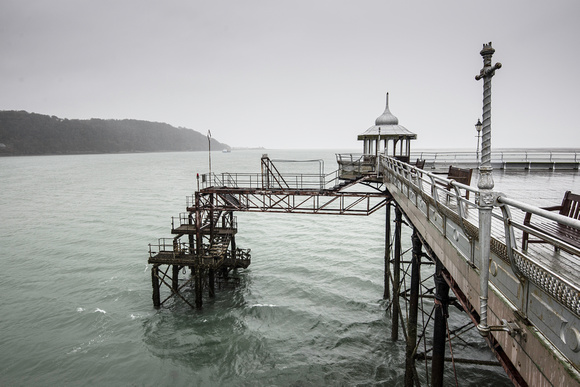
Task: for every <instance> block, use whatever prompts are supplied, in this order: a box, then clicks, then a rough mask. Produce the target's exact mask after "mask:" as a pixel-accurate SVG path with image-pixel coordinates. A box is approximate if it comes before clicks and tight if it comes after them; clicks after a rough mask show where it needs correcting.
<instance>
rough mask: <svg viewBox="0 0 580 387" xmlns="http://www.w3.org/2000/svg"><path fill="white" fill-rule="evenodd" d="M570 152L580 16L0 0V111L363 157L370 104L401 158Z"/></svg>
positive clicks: (315, 1)
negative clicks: (407, 152)
mask: <svg viewBox="0 0 580 387" xmlns="http://www.w3.org/2000/svg"><path fill="white" fill-rule="evenodd" d="M489 41H491V42H493V47H494V48H495V49H496V53H495V55H494V57H493V62H494V63H495V62H501V63H502V64H503V68H502V69H500V70H498V71H497V72H496V75H495V77H494V78H493V98H492V101H493V102H492V146H493V147H494V148H505V147H580V141H579V140H580V130H578V128H577V124H576V123H577V122H578V120H579V117H578V115H577V114H576V112H577V111H578V108H579V106H580V74H579V71H578V68H579V59H580V58H579V57H580V1H577V0H570V1H559V0H554V1H550V2H548V1H531V0H527V1H514V0H511V1H504V0H502V1H494V0H491V1H490V0H488V1H485V2H475V1H464V0H457V1H432V0H428V1H427V0H425V1H386V0H377V1H366V0H356V1H354V0H353V1H340V0H333V1H322V0H305V1H303V0H292V1H290V0H286V1H276V0H250V1H242V0H230V1H228V0H211V1H192V0H180V1H171V0H169V1H159V0H155V1H149V0H128V1H123V0H111V1H109V0H99V1H97V0H93V1H86V0H51V1H46V0H37V1H36V0H24V1H23V0H0V87H1V89H0V110H26V111H28V112H35V113H41V114H49V115H56V116H58V117H61V118H69V119H71V118H81V119H84V118H104V119H107V118H115V119H123V118H134V119H142V120H149V121H158V122H166V123H169V124H171V125H174V126H182V127H187V128H191V129H195V130H197V131H199V132H201V133H204V134H205V133H206V132H207V130H208V129H209V130H211V132H212V134H213V137H214V138H216V139H218V140H220V141H222V142H225V143H227V144H229V145H231V146H248V147H253V146H263V147H267V148H346V149H359V148H361V149H362V145H361V144H360V143H358V142H357V141H356V136H357V134H359V133H362V132H363V131H365V130H366V129H367V128H368V127H370V126H372V125H374V120H375V119H376V118H377V117H378V116H379V115H381V114H382V112H383V110H384V107H385V106H384V105H385V94H386V93H387V92H389V93H390V108H391V112H392V113H393V114H394V115H395V116H397V117H398V118H399V124H401V125H403V126H405V127H406V128H407V129H409V130H411V131H413V132H415V133H417V135H418V140H417V141H416V142H414V143H413V148H438V147H457V148H473V149H475V146H476V137H475V134H476V132H475V128H474V124H475V122H476V121H477V119H478V118H479V117H481V109H482V89H483V84H482V81H475V78H474V77H475V75H476V74H478V73H479V70H480V69H481V67H482V65H483V61H482V58H481V56H480V54H479V51H480V50H481V48H482V46H483V43H486V42H489Z"/></svg>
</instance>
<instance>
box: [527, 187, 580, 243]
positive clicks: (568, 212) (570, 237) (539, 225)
mask: <svg viewBox="0 0 580 387" xmlns="http://www.w3.org/2000/svg"><path fill="white" fill-rule="evenodd" d="M542 209H544V210H547V211H558V213H559V214H560V215H563V216H567V217H569V218H572V219H577V220H580V195H578V194H574V193H572V192H571V191H566V193H565V194H564V198H563V199H562V204H561V205H559V206H552V207H544V208H542ZM524 226H527V227H529V228H531V229H534V230H536V231H539V232H541V233H542V234H545V235H547V236H548V237H552V238H554V239H557V240H560V241H563V242H566V243H567V244H569V245H572V246H574V247H575V248H577V249H580V230H578V229H576V228H573V227H568V226H565V225H563V224H560V223H557V222H554V221H549V220H547V219H544V220H543V221H542V222H535V223H532V213H530V212H526V216H525V217H524ZM529 243H549V242H548V241H547V240H542V239H530V238H529V233H528V232H527V231H524V233H523V237H522V249H523V250H526V249H527V248H528V244H529ZM562 248H563V247H562ZM558 249H559V247H556V251H557V250H558ZM563 249H564V250H566V249H565V248H563Z"/></svg>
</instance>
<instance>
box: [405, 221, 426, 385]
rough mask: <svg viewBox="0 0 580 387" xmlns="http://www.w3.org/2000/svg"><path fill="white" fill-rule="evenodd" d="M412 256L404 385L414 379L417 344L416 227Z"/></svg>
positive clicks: (418, 276)
mask: <svg viewBox="0 0 580 387" xmlns="http://www.w3.org/2000/svg"><path fill="white" fill-rule="evenodd" d="M412 241H413V257H412V260H411V288H410V297H409V318H408V320H407V343H406V356H405V386H409V387H412V386H413V385H414V381H415V374H416V370H415V346H416V345H417V315H418V310H419V284H420V282H421V274H420V265H421V255H422V251H421V249H422V246H423V245H422V244H421V240H420V239H419V236H418V235H417V229H413V236H412Z"/></svg>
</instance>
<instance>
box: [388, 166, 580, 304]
mask: <svg viewBox="0 0 580 387" xmlns="http://www.w3.org/2000/svg"><path fill="white" fill-rule="evenodd" d="M381 165H382V166H383V174H384V175H385V178H387V179H388V178H389V177H388V175H389V174H391V173H392V174H393V177H396V178H398V179H403V180H405V181H406V182H407V183H408V184H412V185H413V186H414V187H416V188H417V191H418V193H419V194H420V195H427V196H429V197H431V199H432V200H433V201H434V202H435V206H436V207H437V210H438V211H441V209H442V208H441V207H442V206H444V207H445V209H446V211H452V212H454V213H455V214H456V215H457V216H458V217H459V218H460V219H462V221H463V222H467V221H470V222H471V223H472V224H473V225H474V226H476V227H478V211H471V212H470V213H469V219H470V220H468V219H467V214H466V211H463V208H462V206H456V205H455V206H450V205H449V203H448V202H447V200H448V199H449V198H451V199H453V200H455V201H456V203H464V204H465V206H469V207H473V208H476V209H479V204H478V203H477V202H478V199H479V197H480V191H479V189H477V188H475V187H470V186H466V185H464V184H461V183H458V182H456V181H453V180H448V179H445V178H443V177H441V176H439V175H436V174H433V173H430V172H427V171H424V170H420V169H418V168H416V167H414V166H411V165H409V164H406V163H403V162H401V161H398V160H395V159H394V158H391V157H386V156H383V158H382V163H381ZM418 179H419V182H417V180H418ZM413 180H415V181H413ZM447 184H448V185H449V186H451V187H452V191H451V192H449V191H447V190H446V189H445V188H444V186H445V185H447ZM462 190H463V191H465V190H469V191H470V192H473V193H474V195H473V197H474V200H473V201H471V200H469V201H467V200H466V199H465V198H463V197H461V191H462ZM443 191H445V195H440V193H441V192H443ZM495 200H496V202H495V203H494V204H493V205H494V207H495V208H499V209H500V210H501V211H499V212H497V211H493V212H492V216H493V217H494V218H496V219H498V220H499V221H500V222H502V223H503V225H504V232H503V233H502V235H497V233H496V232H493V233H492V238H495V239H498V238H500V240H501V239H503V240H504V241H505V244H506V249H507V254H508V257H507V258H508V260H509V262H508V263H509V265H510V266H511V268H512V271H513V272H514V274H515V275H516V276H517V277H518V278H520V279H525V280H530V281H532V282H534V283H535V284H536V285H537V286H538V287H539V288H541V289H543V290H544V291H545V292H546V293H547V294H550V295H551V296H552V297H554V298H555V299H556V300H558V302H559V303H561V304H562V305H564V306H566V307H567V308H569V309H570V310H571V311H573V312H574V313H576V314H580V285H579V284H575V283H571V282H570V281H569V280H567V279H566V278H565V277H563V276H562V275H561V274H558V273H555V272H553V271H552V270H550V269H549V268H548V267H546V265H544V264H542V263H541V262H540V261H538V259H539V257H534V255H533V253H531V252H529V251H527V250H523V249H522V248H521V247H520V246H517V245H516V243H515V240H516V239H515V233H514V229H515V230H519V231H520V232H523V231H526V232H528V233H529V234H531V235H534V237H536V238H538V239H541V240H543V241H544V242H545V243H546V244H549V245H551V246H554V247H565V249H566V251H568V252H571V253H573V254H575V255H577V256H580V250H579V249H577V248H575V247H574V246H570V245H569V244H568V243H566V242H565V241H563V240H559V239H558V238H556V237H553V236H549V235H545V234H543V233H542V232H541V231H537V230H534V229H532V228H529V227H527V226H525V225H524V224H523V223H520V222H521V221H522V220H520V221H519V222H516V221H514V219H513V217H512V215H511V213H512V211H513V210H521V211H524V212H531V213H533V214H534V215H536V216H538V217H541V218H543V219H545V220H548V221H554V222H558V223H560V224H562V225H564V226H567V227H571V228H575V229H578V230H580V221H579V220H576V219H572V218H568V217H566V216H563V215H560V214H557V213H553V212H550V211H547V210H544V209H541V208H539V207H536V206H533V205H530V204H527V203H523V202H521V201H518V200H514V199H511V198H508V197H507V196H505V195H504V194H500V193H496V198H495ZM460 226H461V227H464V225H460ZM538 273H544V274H541V275H540V274H538ZM543 275H548V276H550V277H551V278H553V280H554V281H557V282H558V283H560V284H561V286H564V287H566V288H567V289H571V291H570V292H563V291H558V292H556V293H555V291H554V289H558V287H555V286H553V285H550V284H546V283H544V282H543V281H538V280H537V278H544V277H543Z"/></svg>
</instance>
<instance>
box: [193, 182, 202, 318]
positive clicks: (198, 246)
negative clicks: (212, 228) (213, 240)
mask: <svg viewBox="0 0 580 387" xmlns="http://www.w3.org/2000/svg"><path fill="white" fill-rule="evenodd" d="M202 254H203V237H202V235H201V194H200V193H199V192H196V193H195V255H196V261H197V265H196V266H197V267H196V270H195V307H196V308H198V309H200V308H201V307H202V305H203V300H202V290H203V284H202V279H203V274H204V271H203V267H202V259H203V257H202Z"/></svg>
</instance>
